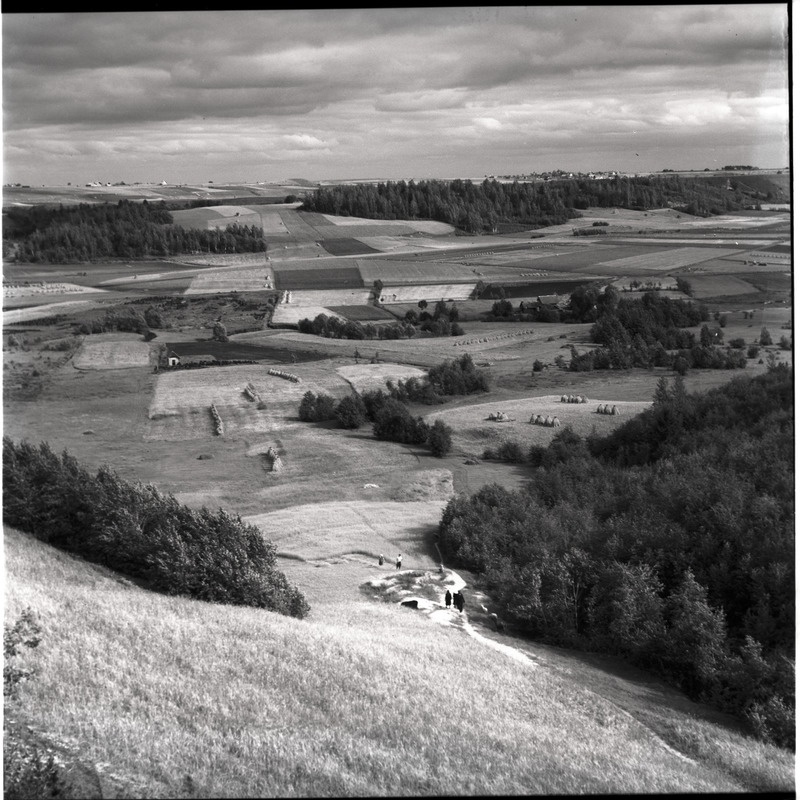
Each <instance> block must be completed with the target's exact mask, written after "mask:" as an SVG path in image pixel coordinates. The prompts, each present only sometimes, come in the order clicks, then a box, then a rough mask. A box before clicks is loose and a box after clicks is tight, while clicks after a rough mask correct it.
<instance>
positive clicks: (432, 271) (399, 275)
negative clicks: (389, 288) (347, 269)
mask: <svg viewBox="0 0 800 800" xmlns="http://www.w3.org/2000/svg"><path fill="white" fill-rule="evenodd" d="M358 266H359V269H360V270H361V275H362V277H363V279H364V282H365V283H367V284H372V283H373V282H374V281H377V280H379V281H382V282H383V283H389V284H391V285H393V286H395V285H398V284H404V283H408V284H425V283H440V284H441V283H445V284H449V283H454V282H462V281H465V282H467V283H469V285H470V286H474V285H475V283H476V282H477V275H478V273H477V271H476V270H475V268H473V267H469V266H466V265H464V264H452V263H446V262H442V261H416V262H415V261H411V260H402V261H401V260H399V259H398V260H395V261H386V260H382V259H377V258H365V259H362V260H360V261H359V264H358Z"/></svg>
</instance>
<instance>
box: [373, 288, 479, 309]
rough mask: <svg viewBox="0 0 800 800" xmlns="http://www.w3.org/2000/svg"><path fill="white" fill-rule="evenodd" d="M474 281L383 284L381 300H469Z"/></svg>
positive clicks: (384, 301)
mask: <svg viewBox="0 0 800 800" xmlns="http://www.w3.org/2000/svg"><path fill="white" fill-rule="evenodd" d="M474 288H475V283H432V284H417V285H412V286H406V285H403V286H398V285H394V284H389V285H386V284H385V285H384V287H383V291H382V292H381V302H382V303H383V304H384V305H392V304H394V303H411V302H415V301H418V300H427V301H428V302H435V301H436V300H447V301H449V300H469V298H470V296H471V295H472V291H473V289H474Z"/></svg>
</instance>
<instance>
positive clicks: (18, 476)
mask: <svg viewBox="0 0 800 800" xmlns="http://www.w3.org/2000/svg"><path fill="white" fill-rule="evenodd" d="M3 521H4V522H5V523H6V524H7V525H12V526H13V527H15V528H19V529H20V530H21V531H25V532H27V533H30V534H32V535H33V536H35V537H36V538H37V539H41V540H42V541H44V542H47V543H48V544H51V545H53V546H54V547H57V548H60V549H62V550H66V551H67V552H70V553H74V554H75V555H78V556H80V557H82V558H85V559H87V560H88V561H93V562H95V563H98V564H102V565H104V566H106V567H109V568H110V569H113V570H116V571H117V572H119V573H121V574H123V575H127V576H129V577H131V578H134V579H136V580H138V581H140V582H141V584H142V585H143V586H145V587H147V588H148V589H151V590H153V591H157V592H163V593H165V594H170V595H184V596H187V597H192V598H195V599H197V600H206V601H209V602H213V603H225V604H229V605H246V606H254V607H256V608H265V609H268V610H270V611H276V612H278V613H281V614H286V615H289V616H293V617H299V618H302V617H305V616H306V615H307V614H308V611H309V606H308V603H307V602H306V599H305V598H304V597H303V595H302V594H301V592H300V591H299V590H298V589H297V588H295V587H293V586H291V585H290V584H289V583H288V581H287V580H286V577H285V575H284V574H283V573H282V572H281V571H280V570H279V569H278V568H277V559H276V550H275V546H274V545H273V544H272V543H270V542H268V541H266V540H265V539H264V536H263V535H262V533H261V531H260V530H259V529H258V528H256V527H255V526H253V525H247V524H245V523H243V522H242V521H241V519H239V518H238V517H234V516H231V515H230V514H227V513H226V512H225V511H223V510H222V509H220V510H219V511H218V512H217V513H212V512H211V511H209V510H208V509H206V508H203V509H201V510H200V511H194V510H192V509H190V508H188V507H187V506H184V505H181V504H180V503H178V502H177V500H175V498H174V497H173V496H172V495H163V494H161V493H160V492H159V491H158V490H157V489H156V488H155V487H153V486H142V485H140V484H131V483H128V482H126V481H124V480H122V479H121V478H120V477H119V476H118V475H116V474H115V473H114V472H112V471H111V470H110V469H108V468H107V467H103V468H101V469H100V470H98V471H97V473H96V474H94V475H93V474H91V473H90V472H89V471H88V470H86V469H84V468H83V467H81V466H80V465H79V464H78V462H77V461H76V460H75V459H74V458H73V457H72V456H70V455H68V454H67V453H63V454H62V455H60V456H59V455H57V454H55V453H53V451H52V450H51V449H50V448H49V447H48V445H47V444H46V443H44V442H43V443H42V444H40V445H39V446H38V447H36V446H34V445H31V444H29V443H28V442H25V441H23V442H20V443H19V444H15V443H14V442H13V441H12V440H11V439H10V438H9V437H3Z"/></svg>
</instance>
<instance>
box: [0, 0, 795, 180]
mask: <svg viewBox="0 0 800 800" xmlns="http://www.w3.org/2000/svg"><path fill="white" fill-rule="evenodd" d="M2 29H3V130H4V136H3V141H4V158H3V166H4V182H21V183H30V184H34V185H38V184H47V185H57V184H65V183H66V182H68V181H71V182H73V183H85V182H88V181H91V180H100V181H111V182H114V181H119V180H124V181H126V182H134V181H160V180H166V181H167V182H169V183H191V182H206V181H208V180H213V181H215V182H223V181H280V180H282V179H285V178H288V177H306V178H309V179H320V180H321V179H335V178H386V179H400V178H411V177H413V178H417V179H421V178H435V177H440V178H455V177H477V178H480V177H483V175H485V174H495V175H504V174H510V173H512V174H516V173H524V172H531V171H543V170H551V169H566V170H581V171H589V170H612V169H616V170H622V171H631V172H635V171H642V172H644V171H652V170H656V171H657V170H661V169H664V168H670V169H703V168H705V167H711V168H714V167H715V166H723V165H725V164H754V165H757V166H761V167H783V166H786V165H787V164H788V161H789V153H788V148H789V139H788V119H789V95H788V92H789V89H788V73H789V65H788V60H787V59H788V56H787V35H788V10H787V5H785V4H774V5H772V4H754V5H738V4H723V5H692V6H676V5H664V6H638V7H637V6H633V7H632V6H588V7H581V6H533V7H524V6H516V7H507V8H498V7H491V8H481V7H464V8H452V7H451V8H396V9H372V10H370V9H352V10H348V9H339V10H337V9H332V10H319V9H317V10H296V11H294V10H292V11H284V10H277V11H230V12H219V11H197V12H161V13H154V12H131V13H108V14H100V13H67V14H24V13H20V14H17V13H14V14H7V13H4V14H3V15H2Z"/></svg>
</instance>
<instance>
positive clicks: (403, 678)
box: [5, 530, 793, 797]
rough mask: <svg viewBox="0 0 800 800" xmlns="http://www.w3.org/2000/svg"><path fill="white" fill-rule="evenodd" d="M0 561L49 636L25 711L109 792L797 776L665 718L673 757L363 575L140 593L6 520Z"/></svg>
mask: <svg viewBox="0 0 800 800" xmlns="http://www.w3.org/2000/svg"><path fill="white" fill-rule="evenodd" d="M5 555H6V577H7V580H6V590H5V601H6V620H7V621H11V620H14V619H15V618H16V617H17V616H18V615H19V613H20V612H21V611H22V610H23V609H24V608H26V607H30V608H32V609H33V610H34V611H35V612H36V613H37V614H38V615H39V618H40V622H41V626H42V629H43V639H42V643H41V645H40V646H39V647H38V648H37V649H36V650H34V651H31V653H30V655H29V656H28V657H27V658H28V663H29V664H30V665H31V666H35V667H36V669H37V675H36V677H35V678H34V679H33V680H31V681H29V682H27V683H26V684H25V685H24V686H23V688H22V691H21V694H20V704H21V709H22V710H23V713H24V715H25V716H26V718H27V719H28V721H29V723H30V724H31V725H32V726H33V728H34V729H35V730H38V731H41V732H42V733H44V734H46V735H47V737H50V738H51V739H52V740H54V741H56V742H58V743H60V744H61V746H62V747H68V748H72V749H74V751H75V752H76V753H79V754H80V756H81V757H82V758H84V759H86V760H88V761H90V762H91V763H93V764H95V765H99V767H98V771H99V773H100V778H101V783H103V786H104V789H105V790H106V791H107V792H108V793H107V794H106V795H104V796H109V795H114V792H116V791H118V790H117V789H115V788H114V787H120V786H122V787H125V788H124V789H123V790H122V791H123V793H126V794H127V796H130V795H131V794H132V795H134V796H143V797H144V796H147V797H154V796H159V797H164V796H186V795H187V794H188V793H190V792H189V789H187V787H192V791H194V792H196V793H197V794H198V795H199V796H238V797H248V796H249V797H256V796H260V797H264V796H343V795H365V794H373V795H426V794H455V795H459V794H537V793H589V792H603V793H619V792H625V793H639V792H690V791H691V792H720V791H726V792H727V791H741V790H753V789H760V790H779V789H783V790H786V789H789V788H791V786H792V768H793V765H792V758H791V756H790V754H788V753H785V752H783V751H780V750H776V749H775V748H770V747H767V746H764V745H760V744H757V743H755V742H754V741H752V740H750V739H747V738H745V737H743V736H741V735H739V734H736V733H735V732H732V731H730V730H726V729H725V728H722V727H719V726H716V725H713V724H711V723H708V722H705V721H703V720H701V719H698V718H695V717H693V716H692V715H690V714H688V713H684V714H681V713H680V712H678V711H675V710H673V711H671V712H670V714H671V719H672V725H673V729H674V731H676V732H680V733H681V734H682V735H681V736H676V737H675V739H676V740H682V741H685V742H691V743H693V744H692V746H693V750H692V752H691V753H690V754H688V755H687V754H685V753H681V752H678V750H677V749H676V748H675V747H674V745H673V746H667V745H666V743H665V741H664V740H663V739H661V738H659V737H658V736H657V735H655V734H654V733H653V731H652V730H651V728H650V727H648V725H646V724H643V723H642V722H641V721H640V720H638V719H636V718H635V716H633V715H632V714H630V713H629V712H628V711H626V710H624V709H623V708H621V707H620V706H619V705H617V704H615V703H613V702H611V701H610V700H609V699H607V698H605V697H603V696H602V695H601V694H597V693H595V692H593V691H592V686H591V684H590V683H587V675H589V674H590V673H587V672H586V671H585V669H584V670H581V671H580V672H579V676H580V677H579V679H578V680H575V678H574V677H572V675H571V674H570V672H569V671H567V670H563V669H562V670H558V669H554V668H551V667H549V666H548V664H547V663H544V662H543V663H540V664H539V665H533V664H532V665H531V666H529V667H525V666H524V665H521V664H520V663H519V662H518V661H516V660H514V659H510V658H508V657H507V655H505V654H504V653H503V652H502V651H498V650H495V649H492V648H488V647H485V646H484V645H483V644H482V643H481V642H480V641H479V640H477V639H474V638H472V637H467V636H466V635H465V634H464V631H463V630H460V629H458V628H457V627H452V628H451V627H442V626H440V625H436V624H434V623H432V622H431V620H430V619H428V618H426V617H425V616H424V615H421V614H417V613H415V612H413V611H409V610H408V609H403V608H399V607H398V606H397V605H395V604H389V603H381V602H377V601H370V600H369V599H368V598H365V597H364V596H363V595H361V596H360V598H359V597H358V592H357V590H356V587H355V586H353V590H354V593H353V599H350V597H349V596H348V595H347V594H346V593H340V595H339V596H338V598H335V599H332V600H331V601H330V602H329V603H328V604H327V605H326V604H325V603H318V604H317V608H316V609H315V612H314V613H312V616H311V618H309V619H308V620H306V621H302V622H301V621H298V620H294V619H288V618H285V617H281V616H278V615H275V614H271V613H268V612H261V611H256V610H253V609H245V608H231V607H223V606H215V605H210V604H206V603H202V602H194V601H190V600H186V599H183V598H165V597H163V596H158V595H155V594H152V593H148V592H145V591H143V590H141V589H138V588H136V587H135V586H133V585H131V584H129V583H127V582H125V581H120V580H119V579H117V578H116V577H115V576H114V575H111V574H109V573H107V572H105V571H104V570H102V569H101V568H98V567H94V566H91V565H88V564H86V563H83V562H80V561H77V560H75V559H74V558H72V557H70V556H67V555H64V554H61V553H58V552H56V551H54V550H52V549H51V548H49V547H48V546H47V545H44V544H42V543H41V542H38V541H35V540H33V539H31V538H29V537H27V536H25V535H23V534H21V533H19V532H16V531H13V530H6V532H5ZM332 568H333V567H332ZM376 570H377V567H376ZM650 704H651V705H652V706H653V707H655V706H657V704H658V695H657V692H654V696H653V697H652V698H651V699H650ZM187 776H188V780H187ZM116 796H119V795H116Z"/></svg>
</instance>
